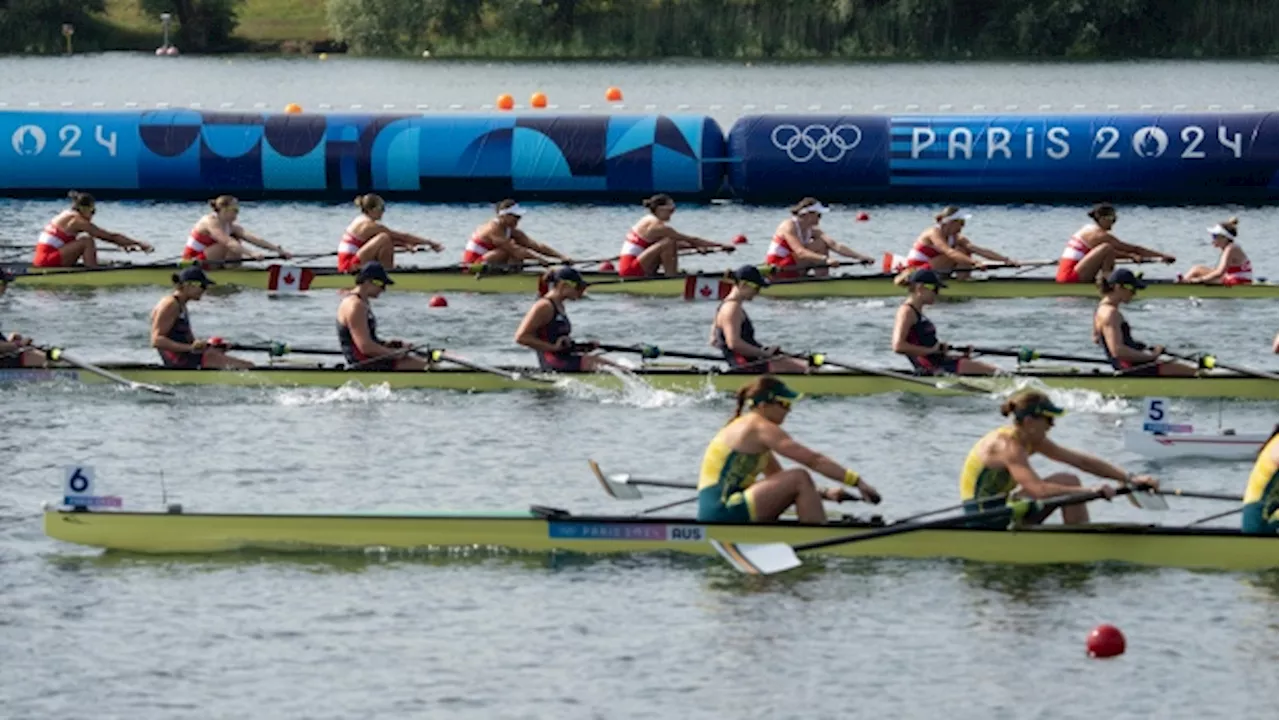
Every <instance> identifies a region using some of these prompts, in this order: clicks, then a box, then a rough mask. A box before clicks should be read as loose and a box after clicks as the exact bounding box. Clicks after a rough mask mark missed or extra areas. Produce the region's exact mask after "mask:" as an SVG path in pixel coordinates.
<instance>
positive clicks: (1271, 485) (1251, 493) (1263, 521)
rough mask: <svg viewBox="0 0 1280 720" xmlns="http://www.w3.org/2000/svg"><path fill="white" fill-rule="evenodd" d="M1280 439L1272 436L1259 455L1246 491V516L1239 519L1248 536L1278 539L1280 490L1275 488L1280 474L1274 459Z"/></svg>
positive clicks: (1244, 513) (1274, 435) (1244, 514)
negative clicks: (1267, 535) (1249, 534)
mask: <svg viewBox="0 0 1280 720" xmlns="http://www.w3.org/2000/svg"><path fill="white" fill-rule="evenodd" d="M1277 439H1280V436H1277V435H1276V434H1275V433H1272V435H1271V439H1270V440H1268V441H1267V442H1266V443H1264V444H1263V446H1262V450H1261V451H1259V452H1258V459H1257V460H1256V461H1254V463H1253V472H1251V473H1249V485H1248V487H1246V488H1245V490H1244V512H1243V514H1242V515H1241V519H1240V526H1241V529H1242V530H1243V531H1244V532H1246V533H1251V534H1257V535H1261V534H1270V535H1275V534H1276V532H1277V528H1278V527H1280V519H1278V516H1280V492H1278V490H1280V489H1278V488H1277V486H1276V476H1277V474H1278V473H1277V466H1276V461H1275V460H1274V459H1273V456H1274V455H1275V452H1276V441H1277Z"/></svg>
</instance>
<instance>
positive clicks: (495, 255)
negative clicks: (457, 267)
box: [480, 248, 513, 266]
mask: <svg viewBox="0 0 1280 720" xmlns="http://www.w3.org/2000/svg"><path fill="white" fill-rule="evenodd" d="M480 262H482V263H484V264H485V265H490V266H493V265H511V264H513V263H512V259H511V253H508V252H507V251H506V250H503V249H502V248H495V249H493V250H490V251H489V252H487V253H485V254H484V255H482V256H480Z"/></svg>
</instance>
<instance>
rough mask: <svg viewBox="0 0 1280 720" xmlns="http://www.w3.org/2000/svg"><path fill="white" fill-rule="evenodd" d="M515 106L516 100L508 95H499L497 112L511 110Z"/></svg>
mask: <svg viewBox="0 0 1280 720" xmlns="http://www.w3.org/2000/svg"><path fill="white" fill-rule="evenodd" d="M515 106H516V99H515V98H513V97H511V96H510V95H508V94H506V93H503V94H501V95H499V96H498V109H499V110H510V109H511V108H513V107H515Z"/></svg>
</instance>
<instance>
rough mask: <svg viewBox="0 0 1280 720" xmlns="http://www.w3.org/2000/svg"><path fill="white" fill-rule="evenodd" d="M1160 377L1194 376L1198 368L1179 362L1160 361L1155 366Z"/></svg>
mask: <svg viewBox="0 0 1280 720" xmlns="http://www.w3.org/2000/svg"><path fill="white" fill-rule="evenodd" d="M1156 369H1157V370H1159V371H1160V377H1195V376H1196V373H1198V372H1199V371H1200V370H1199V368H1196V367H1194V366H1191V365H1188V364H1186V363H1180V362H1162V363H1160V364H1159V365H1157V366H1156Z"/></svg>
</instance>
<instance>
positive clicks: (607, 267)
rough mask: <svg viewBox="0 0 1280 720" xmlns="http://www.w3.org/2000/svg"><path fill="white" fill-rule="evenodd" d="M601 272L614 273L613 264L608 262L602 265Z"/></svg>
mask: <svg viewBox="0 0 1280 720" xmlns="http://www.w3.org/2000/svg"><path fill="white" fill-rule="evenodd" d="M600 272H614V267H613V263H611V262H609V261H608V260H605V261H604V262H602V263H600Z"/></svg>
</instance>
